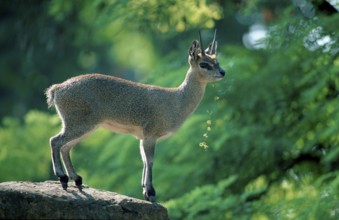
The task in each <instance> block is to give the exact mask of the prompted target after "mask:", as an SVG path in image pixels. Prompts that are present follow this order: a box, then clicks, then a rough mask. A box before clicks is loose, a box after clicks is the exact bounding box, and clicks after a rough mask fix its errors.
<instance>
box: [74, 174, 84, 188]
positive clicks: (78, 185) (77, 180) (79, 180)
mask: <svg viewBox="0 0 339 220" xmlns="http://www.w3.org/2000/svg"><path fill="white" fill-rule="evenodd" d="M75 185H76V186H77V187H78V189H79V190H80V192H81V191H82V177H81V176H78V178H77V179H76V180H75Z"/></svg>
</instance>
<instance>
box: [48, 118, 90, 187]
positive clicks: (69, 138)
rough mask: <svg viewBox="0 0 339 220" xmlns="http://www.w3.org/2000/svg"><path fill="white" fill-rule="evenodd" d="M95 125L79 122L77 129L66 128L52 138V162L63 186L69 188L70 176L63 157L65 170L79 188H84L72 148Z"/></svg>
mask: <svg viewBox="0 0 339 220" xmlns="http://www.w3.org/2000/svg"><path fill="white" fill-rule="evenodd" d="M94 128H95V126H86V125H83V124H80V123H79V124H78V126H77V129H70V128H67V127H66V128H65V130H64V132H61V133H60V134H58V135H57V136H55V137H52V138H51V141H50V142H51V149H52V162H53V169H54V174H55V175H56V176H57V177H58V178H59V180H60V183H61V185H62V188H63V189H64V190H66V189H67V183H68V176H67V175H66V174H65V173H64V171H63V170H62V164H61V157H60V154H61V155H62V159H63V162H64V167H65V170H66V171H67V173H68V175H69V176H70V177H71V178H72V179H73V180H74V181H75V184H76V186H77V187H78V188H79V190H80V191H81V190H82V177H81V176H79V175H77V174H76V172H75V170H74V167H73V165H72V162H71V158H70V150H71V149H72V147H73V146H74V145H75V144H76V143H78V142H79V141H80V140H81V139H83V138H84V137H86V136H87V135H89V134H90V133H91V132H92V131H93V130H94Z"/></svg>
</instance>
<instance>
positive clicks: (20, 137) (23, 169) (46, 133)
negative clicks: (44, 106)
mask: <svg viewBox="0 0 339 220" xmlns="http://www.w3.org/2000/svg"><path fill="white" fill-rule="evenodd" d="M59 126H60V122H59V119H58V117H56V116H53V117H51V116H50V115H48V114H46V113H42V112H38V111H31V112H29V113H28V114H27V115H26V116H25V118H24V121H23V122H20V121H19V120H17V119H14V118H5V119H4V120H3V123H2V126H1V127H0V146H1V148H0V173H1V175H0V181H8V180H35V181H37V180H39V181H41V180H45V179H46V178H49V176H50V175H51V169H52V166H51V161H50V150H49V137H51V136H52V135H53V134H55V133H56V131H57V129H58V128H59Z"/></svg>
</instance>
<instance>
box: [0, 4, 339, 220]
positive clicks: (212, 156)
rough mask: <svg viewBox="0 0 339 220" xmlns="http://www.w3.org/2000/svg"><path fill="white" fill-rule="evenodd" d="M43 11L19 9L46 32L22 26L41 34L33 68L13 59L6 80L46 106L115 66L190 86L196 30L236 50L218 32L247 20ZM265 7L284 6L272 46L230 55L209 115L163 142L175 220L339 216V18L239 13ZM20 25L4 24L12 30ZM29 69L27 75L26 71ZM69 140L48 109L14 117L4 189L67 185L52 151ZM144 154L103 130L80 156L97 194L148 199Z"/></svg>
mask: <svg viewBox="0 0 339 220" xmlns="http://www.w3.org/2000/svg"><path fill="white" fill-rule="evenodd" d="M8 2H9V1H8ZM8 2H7V3H6V4H9V3H8ZM43 2H44V3H43V4H41V5H39V8H40V9H41V11H42V12H43V14H42V15H41V17H39V19H38V18H37V17H34V16H32V17H30V16H27V15H30V14H29V13H32V11H31V10H33V9H30V10H29V9H28V10H23V9H26V8H24V7H23V8H22V5H20V4H19V5H18V11H19V12H22V14H23V15H25V16H27V20H26V21H25V22H31V23H32V24H36V25H35V26H34V25H33V27H32V28H31V27H28V26H27V27H26V26H25V25H23V23H21V22H23V21H22V20H21V22H20V21H18V25H19V26H20V27H22V29H20V30H21V31H22V32H20V33H22V34H21V35H23V36H24V35H25V34H26V35H27V36H28V40H27V42H28V43H27V44H25V43H24V42H26V41H24V40H22V41H20V42H21V44H18V45H21V46H22V47H23V48H24V49H23V50H24V51H25V52H23V51H21V52H22V54H26V58H25V59H23V58H22V57H21V56H18V54H15V53H6V58H4V56H5V55H4V54H1V53H0V55H1V56H2V57H1V60H0V62H1V63H0V64H1V66H2V67H4V68H3V70H5V71H8V73H11V74H6V75H1V76H0V79H1V80H0V82H1V83H0V85H1V86H4V85H5V87H4V88H7V87H6V86H8V87H13V88H14V90H15V91H16V90H17V93H13V94H18V93H20V94H22V95H21V96H20V97H21V99H23V100H39V101H38V102H39V103H40V104H38V105H37V106H40V105H43V106H44V108H45V106H46V104H45V98H44V97H42V96H43V92H42V91H43V88H45V87H47V86H48V85H49V84H48V81H51V82H53V83H56V82H59V81H62V80H63V79H66V78H68V77H70V76H71V75H72V74H77V73H79V72H80V73H81V72H89V71H99V72H106V71H107V72H110V70H111V69H115V70H119V71H121V72H122V73H124V75H123V77H124V78H131V79H133V80H134V79H135V78H139V79H138V81H142V82H145V83H151V84H156V85H160V86H166V87H174V86H178V85H179V84H180V82H181V81H182V80H183V79H184V75H185V72H186V71H187V68H188V64H187V52H186V51H187V48H188V46H189V43H190V42H191V40H192V39H195V38H196V30H194V35H193V33H189V32H190V28H192V29H193V28H194V29H197V27H199V28H200V27H208V28H209V27H212V26H214V25H216V26H217V28H218V33H219V34H218V40H219V42H223V40H224V39H225V38H227V37H228V36H229V35H230V33H229V32H230V31H229V30H223V29H221V28H219V27H223V24H224V23H225V22H229V21H228V20H226V19H221V18H222V14H223V13H229V14H228V15H230V16H234V12H233V11H232V10H233V9H234V10H235V9H236V8H237V7H238V6H239V5H235V4H233V3H221V2H220V1H219V2H210V1H195V0H192V1H185V3H184V4H181V3H182V2H181V1H180V4H179V1H161V0H157V1H155V0H154V1H146V2H144V1H143V2H142V3H140V1H134V0H130V1H123V2H120V1H103V0H94V1H59V0H58V1H43ZM22 4H23V3H22ZM228 6H230V7H228ZM278 6H279V7H278ZM7 7H8V5H7ZM239 7H240V6H239ZM277 7H278V8H279V9H277ZM226 8H227V9H226ZM272 8H273V9H274V8H275V10H273V9H272ZM261 9H263V10H265V12H266V13H268V12H270V11H267V10H270V9H272V11H271V13H272V14H270V16H271V17H269V16H268V18H270V19H271V20H269V21H267V23H266V26H267V29H268V30H269V31H268V35H269V37H268V38H267V39H265V41H264V45H266V47H265V48H264V49H261V50H248V49H245V48H243V47H242V46H240V45H234V44H232V45H230V44H226V43H225V44H219V49H218V52H219V58H218V59H219V62H220V65H221V66H222V67H223V68H224V69H225V70H226V78H225V79H224V80H222V81H219V82H216V83H214V84H211V85H209V86H208V88H207V89H206V94H205V98H204V99H203V101H202V103H201V105H200V106H199V108H198V109H197V111H196V112H195V113H194V114H193V115H192V116H191V117H190V118H189V119H188V120H187V121H186V123H185V124H184V125H183V126H182V128H180V129H179V131H178V132H177V133H176V134H174V135H173V136H172V137H171V138H169V139H167V140H165V141H161V142H159V143H158V144H157V149H156V157H155V162H154V176H153V179H154V186H155V187H156V191H157V195H158V200H159V201H160V202H161V203H163V204H164V205H165V206H166V207H167V208H168V209H169V213H170V216H171V219H260V220H264V219H338V216H339V210H338V207H339V204H338V199H339V198H338V195H339V191H338V189H339V178H338V176H339V175H338V174H339V173H338V166H339V165H338V158H339V132H338V131H339V125H338V121H339V104H338V97H339V92H338V91H339V58H338V48H339V44H338V38H339V36H338V31H337V24H338V23H339V16H338V13H336V14H332V15H331V16H329V15H326V14H322V13H321V12H319V13H317V14H316V16H313V17H307V16H304V15H303V13H302V10H301V12H300V11H298V10H296V9H295V6H293V7H292V6H288V7H287V6H286V5H283V4H278V3H268V2H266V1H258V0H254V1H249V2H248V3H247V7H245V8H242V9H240V10H239V11H240V12H239V13H241V11H245V12H246V13H247V14H250V15H251V14H254V15H256V13H258V11H254V12H253V10H259V11H260V10H261ZM192 10H193V11H197V13H192ZM314 10H320V9H318V8H314ZM23 11H24V12H23ZM173 11H175V12H176V13H173ZM184 12H185V13H184ZM26 13H27V14H26ZM187 14H194V16H190V17H187ZM266 15H267V14H266ZM195 16H196V17H195ZM237 16H238V17H239V16H241V15H240V14H238V15H237ZM224 17H227V16H226V15H224ZM131 18H132V19H133V21H135V22H128V20H129V19H131ZM218 19H221V20H220V21H218ZM19 20H20V19H19ZM11 22H12V23H11ZM13 22H14V21H13V20H11V19H9V20H8V22H7V23H6V22H5V23H2V24H1V26H0V27H2V28H8V32H9V33H13V32H15V29H13V28H12V27H11V26H13ZM40 22H41V23H45V22H47V23H48V24H50V25H49V27H55V29H53V28H51V29H50V28H47V27H45V26H43V25H42V24H41V23H40ZM220 29H221V30H220ZM6 30H7V29H6ZM38 30H39V31H41V32H43V33H45V35H39V34H36V33H37V32H39V31H38ZM23 33H25V34H23ZM160 33H166V34H160ZM54 34H56V36H55V35H54ZM26 35H25V36H26ZM42 36H44V37H42ZM193 36H194V37H193ZM225 36H227V37H225ZM164 38H166V44H164ZM206 38H207V39H208V36H207V37H206ZM0 39H4V37H3V36H2V37H0ZM7 40H8V39H7ZM2 45H4V44H2ZM48 45H50V46H48ZM32 48H33V49H32ZM42 48H44V49H42ZM48 48H54V49H51V50H49V49H48ZM56 48H59V49H60V48H63V49H60V50H59V49H56ZM5 49H6V48H5ZM5 51H6V50H5ZM48 51H50V52H48ZM51 51H53V53H52V52H51ZM43 58H44V59H43ZM20 59H22V60H23V61H24V62H22V63H23V65H17V66H16V65H13V63H20V62H19V61H17V60H20ZM22 60H21V61H22ZM41 60H46V62H41ZM9 61H10V62H9ZM14 61H15V62H14ZM38 61H39V62H41V63H42V64H41V65H36V63H37V62H38ZM112 63H113V64H112ZM9 64H11V65H9ZM50 67H53V68H50ZM129 69H133V70H135V71H132V72H131V71H129ZM42 70H44V71H45V73H46V74H47V73H48V77H51V78H48V79H47V75H46V74H41V72H42ZM119 71H118V72H119ZM136 71H137V72H136ZM12 73H13V74H12ZM22 76H26V78H25V77H22ZM33 76H34V77H33ZM31 77H33V78H31ZM25 84H27V86H24V85H25ZM31 84H32V86H31V87H30V86H29V85H31ZM50 84H51V83H50ZM33 87H34V88H33ZM3 90H4V91H7V90H6V89H3ZM26 93H27V94H26ZM36 93H39V95H37V97H39V98H38V99H37V98H36V96H35V95H34V94H36ZM10 97H11V95H9V96H3V97H1V99H2V100H4V102H2V103H4V104H5V105H7V104H8V105H9V106H11V103H12V102H13V100H15V99H13V98H10ZM30 97H34V98H32V99H30ZM17 101H18V100H17ZM18 103H20V100H19V101H18ZM42 103H43V104H42ZM21 104H22V103H21ZM21 104H19V105H18V106H16V107H14V108H15V109H19V110H20V109H21V108H22V105H21ZM27 106H34V107H36V106H35V105H27ZM19 110H18V111H19ZM59 129H60V120H59V119H58V117H57V116H56V115H48V114H46V113H43V112H39V111H29V112H28V113H27V114H26V115H25V117H24V118H23V120H22V121H20V120H19V119H15V118H13V117H6V118H4V119H3V122H2V125H1V128H0V146H1V148H0V174H1V175H0V181H6V180H46V179H56V177H54V175H53V174H52V170H51V161H50V149H49V144H48V140H49V138H50V137H51V136H53V135H55V134H56V133H58V132H59ZM138 145H139V144H138V140H136V139H134V138H133V137H130V136H128V135H116V134H111V133H110V132H108V131H106V130H104V129H98V130H97V131H96V132H94V133H93V134H92V135H91V136H89V137H88V138H86V139H85V140H84V141H82V142H81V143H80V144H79V146H77V147H75V148H74V149H73V151H72V159H73V162H74V165H75V168H76V170H77V171H78V173H79V175H81V176H82V177H83V179H84V183H85V184H87V185H89V186H91V187H97V188H101V189H106V190H111V191H116V192H118V193H123V194H126V195H130V196H134V197H138V198H142V193H141V187H140V179H141V171H142V162H141V159H140V155H139V148H138Z"/></svg>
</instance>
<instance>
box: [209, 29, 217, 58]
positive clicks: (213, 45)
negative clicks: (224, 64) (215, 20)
mask: <svg viewBox="0 0 339 220" xmlns="http://www.w3.org/2000/svg"><path fill="white" fill-rule="evenodd" d="M216 35H217V29H215V30H214V36H213V41H212V44H211V51H210V54H211V55H212V54H216V52H217V51H216V50H217V42H216V41H215V36H216Z"/></svg>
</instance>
